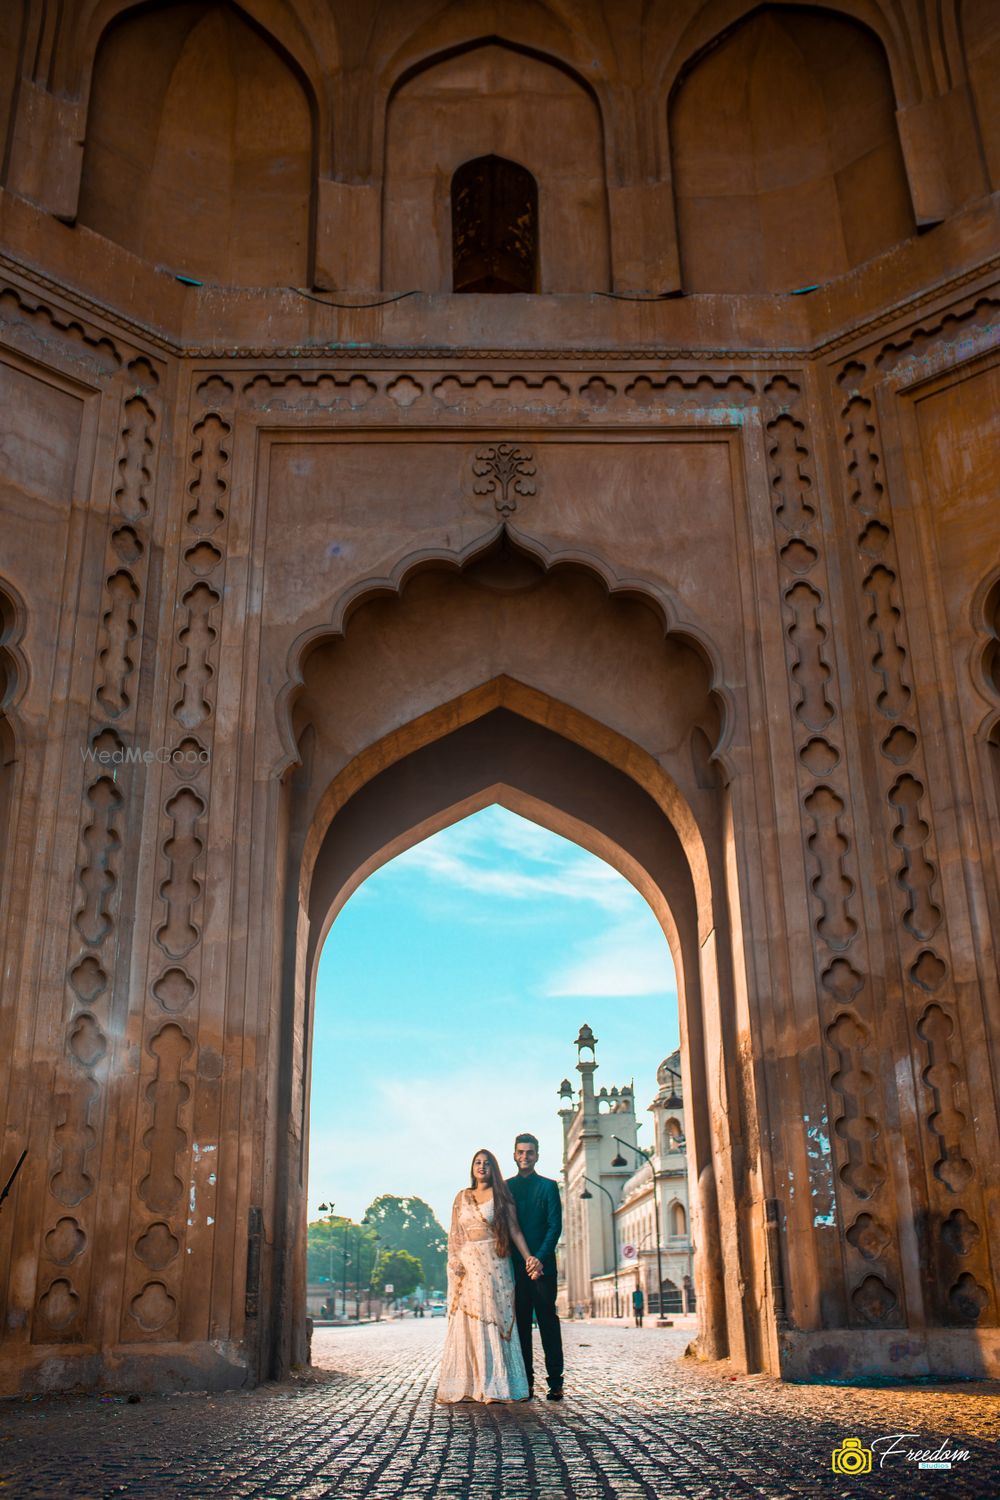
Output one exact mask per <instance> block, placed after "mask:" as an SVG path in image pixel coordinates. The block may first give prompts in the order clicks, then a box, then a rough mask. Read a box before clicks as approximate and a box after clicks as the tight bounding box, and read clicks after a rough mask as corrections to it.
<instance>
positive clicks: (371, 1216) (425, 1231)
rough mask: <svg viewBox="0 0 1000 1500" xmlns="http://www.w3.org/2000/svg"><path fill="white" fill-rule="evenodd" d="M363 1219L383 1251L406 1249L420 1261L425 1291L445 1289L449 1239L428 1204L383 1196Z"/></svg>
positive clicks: (373, 1203)
mask: <svg viewBox="0 0 1000 1500" xmlns="http://www.w3.org/2000/svg"><path fill="white" fill-rule="evenodd" d="M365 1219H366V1220H367V1222H368V1223H369V1224H371V1225H373V1226H374V1228H375V1229H377V1230H378V1233H379V1235H380V1237H381V1240H382V1244H383V1246H385V1248H386V1249H390V1250H406V1251H408V1252H409V1254H410V1255H412V1256H413V1257H414V1258H415V1259H416V1260H418V1261H419V1262H420V1264H421V1266H422V1267H423V1275H424V1286H425V1287H426V1288H427V1290H428V1291H443V1290H444V1287H445V1285H446V1283H447V1278H448V1236H447V1235H446V1234H445V1232H444V1230H443V1229H442V1228H441V1225H440V1224H439V1223H438V1221H437V1219H436V1218H435V1217H434V1210H433V1209H432V1208H431V1207H430V1206H429V1204H427V1203H425V1202H424V1200H423V1199H422V1198H395V1197H393V1196H392V1194H391V1193H383V1194H382V1195H381V1196H380V1197H378V1198H376V1199H375V1200H374V1202H372V1203H371V1204H369V1206H368V1209H367V1212H366V1213H365ZM391 1279H392V1278H391V1277H390V1280H391Z"/></svg>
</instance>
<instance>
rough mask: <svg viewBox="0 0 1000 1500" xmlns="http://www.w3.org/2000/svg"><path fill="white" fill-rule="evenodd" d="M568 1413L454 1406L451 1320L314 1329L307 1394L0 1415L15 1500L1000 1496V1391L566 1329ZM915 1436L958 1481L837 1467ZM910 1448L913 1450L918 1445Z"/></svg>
mask: <svg viewBox="0 0 1000 1500" xmlns="http://www.w3.org/2000/svg"><path fill="white" fill-rule="evenodd" d="M565 1333H566V1344H567V1391H568V1395H567V1399H566V1400H565V1401H564V1402H563V1403H562V1404H561V1405H556V1404H554V1403H548V1402H546V1401H545V1400H536V1401H533V1402H531V1403H524V1404H519V1405H516V1406H487V1407H482V1406H473V1405H462V1406H459V1407H451V1408H445V1407H439V1406H436V1405H435V1404H434V1399H433V1397H434V1385H435V1380H436V1375H437V1365H438V1361H439V1358H440V1349H441V1344H442V1341H443V1338H444V1324H443V1322H442V1321H441V1320H440V1319H414V1320H405V1321H401V1322H397V1323H388V1324H386V1323H381V1324H373V1325H368V1326H362V1327H360V1328H326V1329H321V1330H319V1331H318V1332H317V1334H316V1337H315V1339H314V1344H313V1356H314V1360H315V1361H316V1364H317V1366H318V1367H319V1368H318V1370H317V1371H316V1373H315V1374H314V1376H312V1377H311V1378H310V1379H308V1380H304V1381H301V1382H293V1383H289V1384H288V1385H283V1386H270V1387H265V1388H262V1389H260V1390H256V1391H247V1392H239V1393H231V1394H227V1395H220V1396H204V1395H202V1396H194V1395H187V1396H171V1397H148V1396H147V1397H143V1399H142V1401H141V1402H138V1403H129V1401H128V1399H127V1398H125V1397H96V1396H91V1397H83V1396H75V1397H43V1398H36V1399H33V1400H27V1401H13V1402H6V1403H0V1497H3V1500H9V1497H16V1500H61V1497H70V1500H105V1497H111V1496H115V1497H118V1496H123V1497H136V1500H139V1497H141V1500H174V1497H180V1496H198V1497H208V1496H225V1497H233V1500H237V1497H239V1500H243V1497H245V1500H250V1497H255V1500H285V1497H287V1500H319V1497H322V1496H337V1497H340V1496H343V1497H350V1500H396V1497H404V1496H405V1497H407V1500H409V1497H413V1500H584V1497H586V1500H626V1497H627V1500H783V1497H786V1496H787V1497H793V1496H796V1497H797V1496H816V1495H823V1496H842V1497H849V1500H856V1497H867V1496H893V1497H894V1500H895V1497H900V1496H905V1497H906V1500H923V1497H925V1496H947V1497H949V1500H960V1497H963V1500H964V1497H975V1500H986V1497H996V1496H998V1495H1000V1448H998V1446H997V1443H998V1439H1000V1400H998V1387H997V1386H996V1385H992V1386H990V1387H984V1386H967V1387H961V1386H959V1387H955V1386H951V1387H938V1388H918V1389H900V1388H893V1389H891V1390H885V1389H882V1390H853V1389H845V1388H839V1387H831V1386H789V1385H781V1384H779V1383H777V1382H775V1381H771V1380H767V1379H765V1378H762V1377H753V1378H750V1379H727V1378H725V1377H721V1376H720V1375H719V1374H718V1373H717V1372H715V1371H712V1370H709V1369H707V1368H706V1367H703V1366H699V1365H698V1364H696V1363H695V1362H693V1361H691V1360H684V1359H678V1358H676V1356H678V1355H680V1354H681V1353H682V1351H683V1349H684V1346H685V1343H686V1341H687V1337H688V1336H687V1334H686V1333H684V1332H679V1331H676V1330H654V1329H641V1330H635V1329H630V1328H611V1327H607V1326H606V1325H600V1324H583V1323H576V1324H569V1325H565ZM894 1433H914V1434H918V1436H917V1437H914V1438H913V1439H912V1440H911V1441H912V1444H913V1445H914V1446H919V1447H920V1448H922V1449H933V1448H937V1447H938V1446H939V1444H940V1442H941V1439H946V1440H947V1443H948V1447H949V1448H961V1449H964V1450H967V1452H968V1454H969V1456H968V1458H967V1459H964V1460H960V1461H958V1462H956V1463H955V1465H954V1467H953V1468H952V1469H951V1470H950V1471H945V1472H940V1471H928V1470H923V1471H922V1470H920V1469H919V1468H918V1467H917V1465H916V1464H915V1463H913V1462H909V1461H907V1459H906V1458H905V1457H898V1458H892V1459H889V1460H887V1462H886V1464H885V1466H884V1467H883V1468H881V1469H879V1467H878V1464H879V1459H878V1456H877V1455H876V1459H875V1465H876V1467H875V1470H874V1471H873V1472H872V1473H870V1474H861V1475H858V1476H856V1477H847V1476H841V1475H838V1474H835V1473H834V1472H833V1471H832V1468H831V1452H832V1450H833V1449H834V1448H836V1447H838V1446H839V1445H840V1444H841V1443H842V1441H843V1439H844V1438H846V1437H857V1438H860V1439H861V1442H862V1444H863V1445H865V1446H867V1445H869V1444H870V1443H871V1441H872V1440H873V1439H875V1438H877V1437H879V1436H880V1435H881V1436H886V1435H890V1434H894ZM906 1446H909V1442H908V1443H907V1445H906Z"/></svg>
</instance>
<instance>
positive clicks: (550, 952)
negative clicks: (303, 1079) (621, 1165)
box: [309, 806, 678, 1225]
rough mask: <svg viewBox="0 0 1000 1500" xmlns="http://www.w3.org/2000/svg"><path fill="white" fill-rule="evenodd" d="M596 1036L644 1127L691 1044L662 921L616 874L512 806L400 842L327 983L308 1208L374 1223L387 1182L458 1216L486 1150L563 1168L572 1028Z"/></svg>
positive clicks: (352, 922)
mask: <svg viewBox="0 0 1000 1500" xmlns="http://www.w3.org/2000/svg"><path fill="white" fill-rule="evenodd" d="M584 1021H588V1022H589V1023H590V1025H591V1026H592V1027H593V1029H594V1031H595V1033H596V1035H597V1037H598V1048H597V1060H598V1063H599V1064H600V1066H599V1068H598V1072H597V1075H596V1084H597V1087H600V1085H601V1084H602V1083H604V1084H607V1085H608V1087H609V1088H610V1086H611V1085H612V1084H615V1083H617V1084H618V1085H621V1084H624V1083H628V1082H630V1081H631V1080H632V1079H633V1078H634V1079H635V1084H636V1092H637V1101H636V1102H637V1106H638V1114H639V1118H640V1120H644V1121H645V1123H644V1125H643V1128H642V1129H641V1130H640V1132H639V1140H640V1142H643V1141H645V1142H647V1143H649V1142H650V1140H651V1125H652V1117H651V1116H648V1115H646V1112H645V1106H646V1105H647V1104H648V1103H649V1101H650V1100H651V1099H652V1097H653V1095H654V1094H655V1092H656V1067H657V1064H658V1063H659V1062H660V1061H661V1060H662V1059H663V1058H664V1057H665V1056H666V1055H667V1053H668V1052H670V1051H672V1050H673V1049H674V1048H675V1047H676V1046H677V1044H678V1030H677V998H676V988H675V981H674V971H673V964H672V962H671V958H670V950H669V948H668V947H667V943H666V939H665V938H664V936H663V933H662V931H661V929H660V926H659V923H658V922H657V921H656V918H655V917H654V916H653V913H652V912H651V911H650V909H649V907H648V906H647V905H646V903H645V901H644V900H643V899H642V897H641V896H640V895H639V893H638V892H637V891H636V890H635V889H634V888H633V887H632V886H631V885H629V883H628V882H627V881H626V880H624V879H623V878H622V876H620V875H619V874H618V873H617V871H615V870H613V869H611V867H610V866H609V865H606V864H605V863H604V862H603V860H599V859H596V858H595V857H594V856H593V855H591V854H588V853H587V852H586V851H585V850H583V849H580V848H579V847H578V846H577V845H575V844H571V843H568V842H567V841H566V840H565V839H562V838H560V837H559V836H558V835H556V834H553V833H550V832H549V831H548V830H547V829H543V828H540V827H538V826H537V825H536V824H534V823H530V822H528V821H526V820H525V819H524V818H521V817H518V816H517V815H516V814H515V813H511V812H508V811H507V810H506V809H504V808H501V807H497V806H494V807H488V808H485V809H484V810H483V811H482V812H479V813H475V814H474V815H473V816H472V817H469V818H466V819H464V820H463V821H462V822H461V823H456V824H454V825H453V826H452V827H451V828H446V829H444V830H442V832H440V833H437V834H435V835H434V836H433V837H432V838H429V839H426V840H424V842H423V843H421V844H418V845H416V846H415V847H414V848H413V849H410V850H408V851H407V852H406V853H404V854H401V855H399V856H398V857H397V858H396V859H394V860H392V861H391V862H390V863H389V864H387V865H385V866H383V867H382V869H380V870H377V871H376V872H375V874H374V875H372V876H370V877H369V879H368V880H367V881H366V882H365V883H364V885H363V886H361V887H360V888H359V890H357V891H356V892H355V894H354V895H353V896H352V897H351V899H350V901H349V902H348V903H347V905H346V906H345V907H344V909H343V911H342V912H341V914H340V916H339V917H338V918H337V920H336V922H335V923H334V925H333V928H332V930H331V932H330V935H329V937H328V938H327V942H326V945H325V947H324V950H323V954H322V958H321V962H320V971H319V980H318V985H317V995H316V1017H315V1039H314V1049H313V1088H312V1112H311V1125H310V1159H309V1216H310V1218H313V1217H315V1216H316V1210H317V1206H318V1204H319V1203H320V1202H323V1201H329V1200H331V1199H332V1200H333V1201H334V1202H335V1203H336V1209H337V1212H338V1213H345V1214H348V1215H350V1216H351V1217H352V1218H355V1219H357V1218H360V1216H361V1214H362V1213H363V1212H364V1210H365V1208H366V1207H367V1206H368V1204H369V1203H370V1202H371V1200H372V1198H374V1197H375V1196H376V1195H377V1194H378V1193H382V1192H386V1193H398V1194H400V1195H403V1194H411V1193H412V1194H415V1195H416V1196H417V1197H420V1198H424V1199H425V1200H426V1201H427V1202H428V1203H430V1205H431V1207H432V1208H433V1209H434V1210H435V1212H436V1213H437V1214H438V1217H439V1218H440V1219H441V1221H442V1223H444V1224H445V1225H447V1216H448V1213H449V1212H450V1208H451V1201H452V1198H453V1197H454V1195H455V1193H456V1192H457V1190H458V1189H459V1188H460V1187H463V1186H465V1184H466V1182H467V1180H468V1167H469V1162H470V1161H471V1159H472V1155H473V1152H474V1151H475V1150H476V1149H477V1148H478V1147H480V1146H488V1147H489V1148H490V1149H491V1150H492V1151H495V1152H496V1153H497V1155H498V1156H499V1158H500V1161H501V1164H502V1165H505V1166H506V1165H507V1164H509V1165H510V1170H511V1172H513V1170H514V1167H513V1162H512V1159H511V1154H512V1150H513V1140H514V1136H515V1134H516V1133H517V1132H518V1131H519V1130H530V1131H532V1132H533V1133H534V1134H535V1135H537V1136H538V1138H539V1141H540V1142H541V1150H542V1155H541V1159H540V1161H539V1166H538V1169H539V1171H540V1172H542V1173H544V1174H545V1175H546V1176H552V1177H557V1176H558V1175H559V1169H560V1165H561V1153H562V1146H561V1140H562V1127H561V1123H560V1121H559V1118H558V1115H557V1113H556V1111H557V1110H558V1107H559V1100H558V1098H557V1094H558V1089H559V1084H560V1082H561V1080H562V1079H563V1078H564V1077H568V1078H570V1079H571V1080H572V1082H573V1085H574V1088H575V1087H576V1085H577V1084H578V1082H579V1074H578V1073H577V1072H576V1070H575V1067H576V1049H575V1047H574V1046H573V1042H574V1039H575V1037H576V1035H577V1032H578V1031H579V1029H580V1025H581V1023H582V1022H584Z"/></svg>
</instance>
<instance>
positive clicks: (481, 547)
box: [271, 523, 738, 779]
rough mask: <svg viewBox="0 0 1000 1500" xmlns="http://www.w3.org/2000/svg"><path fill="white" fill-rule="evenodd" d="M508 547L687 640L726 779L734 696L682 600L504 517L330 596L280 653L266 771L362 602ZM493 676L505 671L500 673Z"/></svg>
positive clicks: (293, 757) (288, 742)
mask: <svg viewBox="0 0 1000 1500" xmlns="http://www.w3.org/2000/svg"><path fill="white" fill-rule="evenodd" d="M508 545H509V546H510V547H511V548H512V549H513V550H514V551H515V552H516V553H518V554H520V555H522V556H523V557H524V558H526V559H528V560H529V561H531V562H533V563H536V564H538V565H539V566H540V567H541V569H542V570H543V571H544V572H545V573H546V574H547V575H548V574H552V573H554V572H555V571H556V570H557V569H564V568H575V569H579V570H580V571H581V572H583V573H585V574H587V575H589V576H590V577H592V578H594V579H596V580H597V581H598V582H599V583H600V584H601V586H602V588H603V589H604V590H605V591H606V595H607V598H608V600H614V599H621V600H635V601H639V602H641V603H642V604H644V605H645V606H647V607H648V608H649V609H650V610H651V611H652V612H653V613H654V615H655V616H656V618H657V619H658V620H659V622H660V625H661V628H662V631H663V635H664V637H665V638H670V637H673V638H675V641H676V642H682V643H684V644H685V645H688V646H690V648H691V649H692V650H693V651H694V652H695V653H696V654H697V655H698V656H699V657H700V658H701V659H702V661H703V662H704V663H705V666H706V670H707V693H708V696H710V697H711V699H712V700H713V701H714V702H715V704H716V705H717V711H718V718H719V723H718V727H717V731H716V732H715V733H714V734H713V735H711V736H710V737H709V748H710V751H711V757H712V760H713V761H714V762H716V763H717V764H718V766H719V768H720V771H721V772H722V774H723V776H724V778H725V779H729V777H731V775H732V774H733V773H734V770H735V764H736V762H735V760H734V759H733V758H732V757H731V755H730V750H731V747H732V745H733V743H734V739H735V738H736V733H737V730H736V726H737V722H738V709H737V697H736V694H735V693H734V692H733V690H732V688H731V687H730V686H729V685H728V683H727V681H726V676H725V673H724V670H723V665H722V654H721V652H720V650H719V648H718V646H717V645H716V643H715V640H714V638H713V637H712V635H711V634H710V632H709V631H708V629H707V627H706V626H705V625H704V623H703V622H702V621H701V620H700V619H699V618H698V616H697V615H696V614H695V612H694V611H693V610H692V609H691V607H690V604H689V603H688V601H682V600H680V599H679V598H678V597H677V595H676V594H675V593H674V592H673V591H672V590H671V589H669V588H668V587H667V586H665V585H664V584H662V583H659V582H654V581H653V580H651V579H648V578H639V577H634V576H628V575H624V574H619V573H618V572H616V570H615V569H614V568H613V567H612V566H611V564H610V563H608V562H607V561H606V560H605V559H604V558H602V557H601V556H600V555H598V554H597V553H596V552H593V551H591V550H589V549H587V548H585V547H583V546H580V545H579V544H578V545H575V546H571V547H564V546H562V547H561V546H559V545H552V544H549V543H548V542H547V541H546V540H545V539H544V538H543V537H541V536H539V535H537V534H529V533H528V532H525V531H522V530H521V529H519V528H517V527H515V526H512V525H509V524H507V523H501V524H500V525H497V526H492V527H490V528H489V529H488V530H487V531H485V532H484V533H482V534H480V535H478V536H476V537H474V538H473V539H472V540H471V541H469V542H467V543H466V544H465V545H464V546H462V547H461V548H456V549H452V548H447V547H440V546H438V547H433V546H431V547H424V548H420V549H418V550H417V551H412V550H409V551H406V552H404V553H402V554H400V555H399V556H398V557H397V558H396V560H395V561H394V562H393V563H392V565H391V566H390V567H389V568H388V569H387V570H386V571H385V573H383V574H381V575H379V576H369V577H367V578H364V579H358V580H355V581H354V582H352V583H350V584H348V585H347V587H346V588H345V589H344V590H343V591H342V592H341V593H340V594H339V595H337V596H336V598H335V599H334V600H333V603H332V607H331V610H330V614H329V617H328V619H327V621H325V622H322V623H318V624H315V625H312V626H310V627H309V628H308V629H307V630H305V631H303V632H302V633H301V634H299V635H298V636H297V637H296V638H295V639H294V640H293V642H292V644H291V646H290V647H289V649H288V652H287V656H286V659H285V666H284V681H283V683H282V685H281V687H280V688H279V690H278V692H277V694H276V697H275V699H274V704H275V714H276V721H277V732H278V737H279V741H280V744H281V746H282V748H283V754H282V755H281V758H280V759H279V760H278V761H277V762H276V763H275V764H274V766H273V767H272V768H271V774H272V775H275V776H278V777H282V776H284V775H285V774H287V772H288V771H289V769H290V768H291V767H292V766H294V765H296V764H297V763H298V761H299V749H298V744H297V736H296V731H295V728H294V724H293V716H294V709H295V703H296V700H297V699H298V698H299V696H300V694H301V691H302V688H303V684H304V681H305V665H306V662H307V660H308V658H309V656H310V655H311V653H312V652H313V651H314V650H315V649H316V648H317V647H319V646H320V645H321V644H322V643H324V642H330V641H334V640H337V639H343V638H344V637H345V635H346V633H347V631H348V628H349V623H350V621H351V619H352V617H353V616H354V615H355V613H356V611H358V610H359V609H361V608H362V607H363V606H364V605H365V604H367V603H370V602H372V601H374V600H378V599H390V598H397V599H398V598H402V597H403V596H404V593H405V590H406V588H407V585H408V584H409V583H410V582H411V581H412V580H414V579H415V578H417V577H419V576H420V575H421V574H422V573H424V572H430V571H435V570H437V571H440V572H442V573H446V574H450V575H455V574H461V573H463V572H464V571H465V570H466V569H468V568H469V567H471V566H473V565H475V564H476V563H478V562H481V561H483V560H485V559H487V558H488V557H489V556H490V555H491V554H492V553H494V552H495V551H496V550H497V549H498V547H499V548H504V547H507V546H508ZM497 675H499V676H507V675H508V674H507V673H506V672H501V673H499V674H497ZM484 680H488V679H485V678H484Z"/></svg>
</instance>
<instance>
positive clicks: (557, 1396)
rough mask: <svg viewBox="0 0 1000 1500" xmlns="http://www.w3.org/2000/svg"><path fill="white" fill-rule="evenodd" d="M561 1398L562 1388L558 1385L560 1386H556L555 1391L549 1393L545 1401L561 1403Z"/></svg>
mask: <svg viewBox="0 0 1000 1500" xmlns="http://www.w3.org/2000/svg"><path fill="white" fill-rule="evenodd" d="M562 1398H563V1391H562V1386H561V1385H560V1386H557V1387H556V1388H555V1390H551V1391H549V1394H548V1396H547V1397H546V1400H547V1401H561V1400H562Z"/></svg>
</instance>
